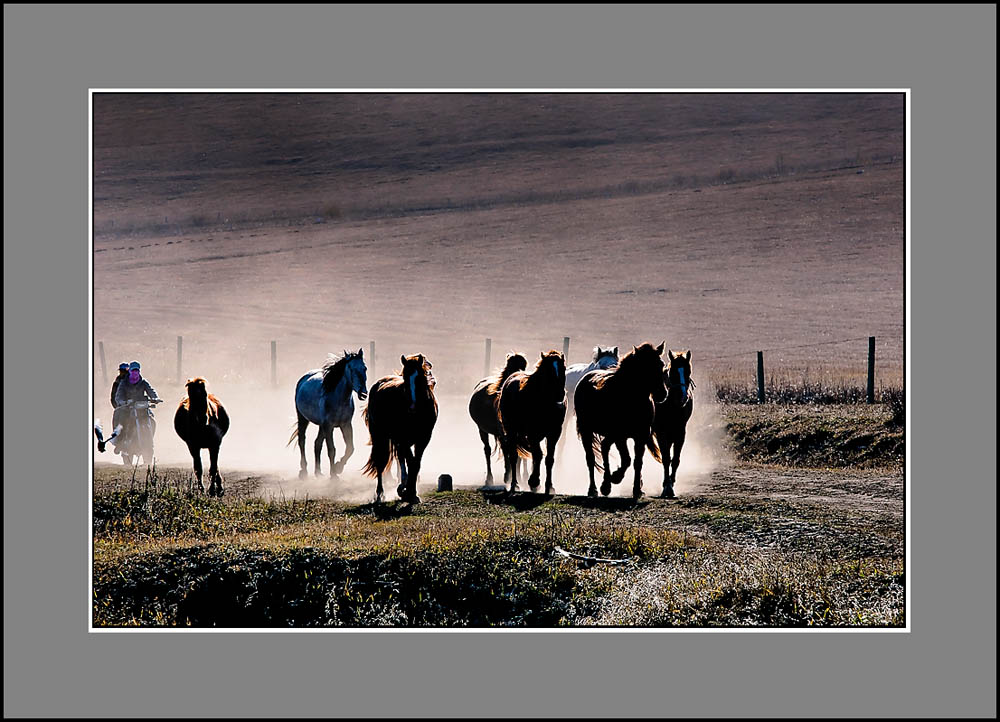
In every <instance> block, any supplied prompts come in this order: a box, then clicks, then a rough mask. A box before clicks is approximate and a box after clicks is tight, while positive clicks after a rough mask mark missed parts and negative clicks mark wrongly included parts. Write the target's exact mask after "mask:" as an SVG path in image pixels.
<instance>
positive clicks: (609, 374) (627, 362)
mask: <svg viewBox="0 0 1000 722" xmlns="http://www.w3.org/2000/svg"><path fill="white" fill-rule="evenodd" d="M647 350H649V351H653V352H654V353H655V352H656V347H655V346H653V344H651V343H644V344H642V345H640V346H638V347H635V348H634V349H633V350H632V351H629V352H628V353H627V354H625V355H624V356H622V357H621V358H620V359H618V365H617V366H614V367H612V368H610V369H608V370H607V371H606V372H605V373H604V374H602V375H601V376H600V377H599V378H598V379H597V380H596V381H595V382H594V387H595V388H598V389H600V388H604V385H605V384H606V383H608V381H610V380H611V379H613V378H615V377H616V376H617V375H618V374H619V373H621V372H623V371H624V372H625V373H626V374H628V373H629V372H630V371H631V370H632V367H633V366H634V365H635V364H636V362H637V356H638V354H639V352H642V351H647ZM657 355H659V354H657Z"/></svg>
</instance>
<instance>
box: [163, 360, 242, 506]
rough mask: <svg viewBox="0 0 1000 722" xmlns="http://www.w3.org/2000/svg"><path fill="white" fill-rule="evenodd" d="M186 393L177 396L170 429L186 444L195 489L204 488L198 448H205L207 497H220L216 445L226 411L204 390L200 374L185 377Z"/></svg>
mask: <svg viewBox="0 0 1000 722" xmlns="http://www.w3.org/2000/svg"><path fill="white" fill-rule="evenodd" d="M186 387H187V396H185V397H184V398H183V399H181V403H180V405H179V406H178V407H177V412H176V413H175V414H174V431H176V432H177V435H178V436H179V437H181V440H182V441H183V442H184V443H185V444H187V447H188V451H190V452H191V458H192V459H193V460H194V473H195V475H197V477H198V489H199V490H201V491H205V485H204V484H202V483H201V476H202V469H201V450H202V449H208V459H209V467H208V476H209V479H211V484H210V486H209V487H208V493H209V496H222V495H223V494H224V493H225V489H223V487H222V475H221V474H220V473H219V446H220V445H221V444H222V437H223V436H225V435H226V432H227V431H229V414H227V413H226V410H225V409H224V408H223V406H222V404H221V403H220V402H219V400H218V399H217V398H215V397H214V396H212V394H210V393H208V391H207V389H206V388H205V379H203V378H201V377H200V376H198V377H196V378H193V379H188V382H187V384H186Z"/></svg>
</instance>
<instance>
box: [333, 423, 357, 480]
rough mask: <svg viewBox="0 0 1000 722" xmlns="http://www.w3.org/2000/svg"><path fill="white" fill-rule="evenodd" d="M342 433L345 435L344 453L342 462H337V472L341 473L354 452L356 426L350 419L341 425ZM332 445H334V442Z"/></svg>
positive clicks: (341, 458)
mask: <svg viewBox="0 0 1000 722" xmlns="http://www.w3.org/2000/svg"><path fill="white" fill-rule="evenodd" d="M340 433H341V434H342V435H343V437H344V455H343V456H341V457H340V462H338V464H337V474H340V472H342V471H343V470H344V466H346V464H347V460H348V459H350V458H351V455H352V454H353V453H354V427H353V426H351V422H350V421H348V422H347V423H346V424H344V425H343V426H341V427H340ZM330 441H331V442H332V441H333V437H332V436H331V437H330ZM330 445H331V446H333V444H332V443H331V444H330Z"/></svg>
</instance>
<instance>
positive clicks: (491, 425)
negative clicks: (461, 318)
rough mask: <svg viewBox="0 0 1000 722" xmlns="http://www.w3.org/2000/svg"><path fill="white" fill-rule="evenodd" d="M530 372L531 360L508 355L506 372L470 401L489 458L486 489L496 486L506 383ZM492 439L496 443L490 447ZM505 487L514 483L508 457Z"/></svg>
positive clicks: (487, 382) (479, 387) (491, 379)
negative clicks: (500, 408)
mask: <svg viewBox="0 0 1000 722" xmlns="http://www.w3.org/2000/svg"><path fill="white" fill-rule="evenodd" d="M526 368H528V360H527V359H526V358H524V356H522V355H521V354H519V353H512V354H508V355H507V362H506V363H505V364H504V367H503V370H502V371H501V372H500V373H499V374H496V375H493V376H488V377H486V378H485V379H483V380H482V381H480V382H479V383H478V384H476V388H475V390H474V391H473V392H472V398H470V399H469V415H470V416H471V417H472V420H473V421H475V422H476V426H477V427H478V428H479V438H480V439H482V441H483V454H485V455H486V485H487V486H490V485H492V484H493V469H492V468H491V467H490V457H491V456H492V455H493V454H494V453H495V452H496V450H497V446H498V445H499V439H500V417H499V415H498V404H499V402H500V387H501V386H503V382H504V381H506V380H507V379H508V377H510V375H511V374H512V373H515V372H516V371H524V370H525V369H526ZM490 436H493V437H494V438H495V439H496V441H495V442H494V444H493V445H492V446H490ZM503 480H504V483H505V484H506V483H507V482H508V481H509V480H510V469H509V468H507V459H506V457H504V475H503Z"/></svg>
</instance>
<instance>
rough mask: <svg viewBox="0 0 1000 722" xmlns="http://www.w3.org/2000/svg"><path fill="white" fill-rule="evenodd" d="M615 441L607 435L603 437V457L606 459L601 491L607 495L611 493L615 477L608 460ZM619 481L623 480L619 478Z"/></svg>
mask: <svg viewBox="0 0 1000 722" xmlns="http://www.w3.org/2000/svg"><path fill="white" fill-rule="evenodd" d="M612 443H613V442H612V441H611V439H609V438H608V437H607V436H605V437H604V438H603V439H601V458H602V459H603V460H604V481H602V482H601V493H602V494H603V495H604V496H607V495H608V494H610V493H611V484H612V482H614V479H613V478H612V476H611V464H610V463H609V460H608V453H609V452H610V451H611V444H612ZM619 481H621V480H620V479H619Z"/></svg>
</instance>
